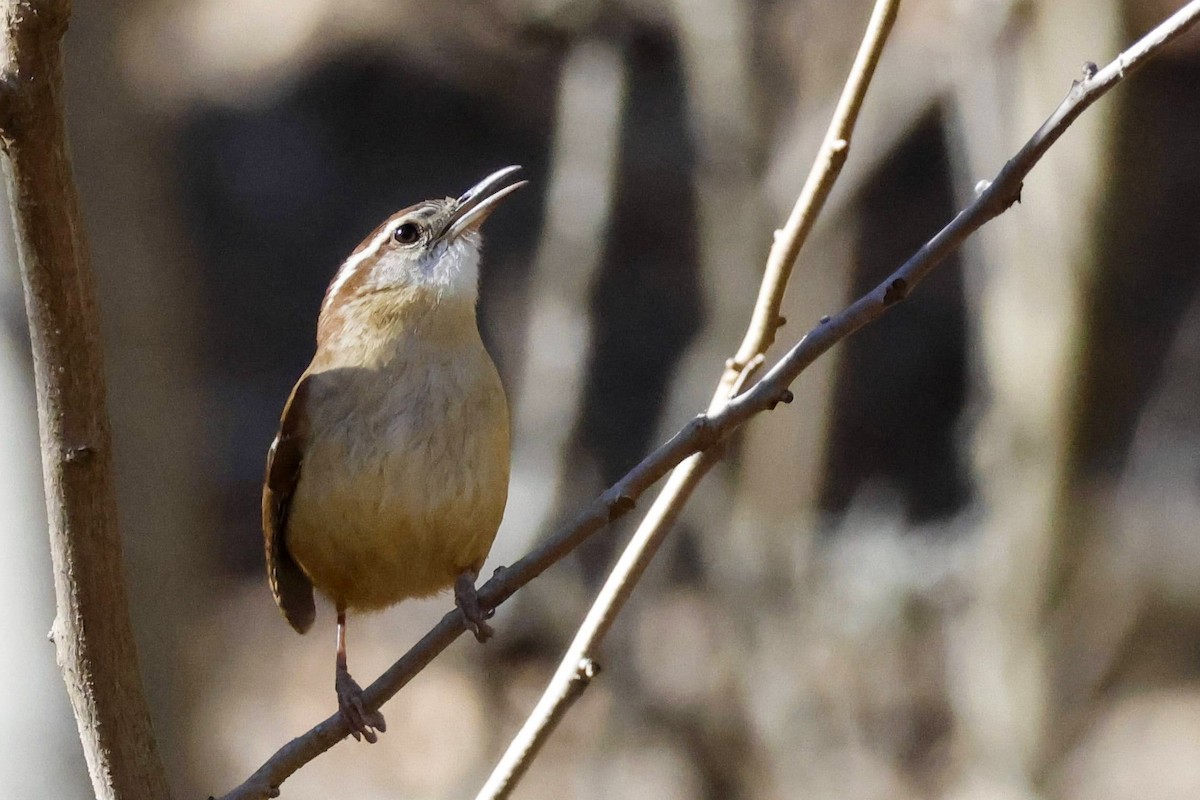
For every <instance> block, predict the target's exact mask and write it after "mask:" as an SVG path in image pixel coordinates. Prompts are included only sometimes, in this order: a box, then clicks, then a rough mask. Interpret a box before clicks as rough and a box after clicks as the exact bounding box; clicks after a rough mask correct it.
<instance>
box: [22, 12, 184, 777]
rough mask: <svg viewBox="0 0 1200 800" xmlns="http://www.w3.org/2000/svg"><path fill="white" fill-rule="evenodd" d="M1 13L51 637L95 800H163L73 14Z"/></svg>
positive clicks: (161, 769)
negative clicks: (118, 476)
mask: <svg viewBox="0 0 1200 800" xmlns="http://www.w3.org/2000/svg"><path fill="white" fill-rule="evenodd" d="M3 9H4V21H3V25H4V30H3V43H2V44H0V47H2V48H3V52H2V54H0V147H2V149H3V151H4V154H5V156H6V158H4V159H3V161H4V170H5V174H6V177H7V180H8V190H9V202H10V207H11V213H12V218H13V227H14V229H15V231H16V237H17V254H18V259H19V261H20V267H21V277H22V281H23V282H24V286H25V303H26V310H27V313H28V317H29V334H30V340H31V343H32V349H33V361H34V375H35V378H36V382H37V396H38V420H39V423H40V429H41V450H42V470H43V477H44V481H45V488H46V506H47V518H48V521H49V534H50V552H51V555H52V557H53V563H54V588H55V594H56V596H57V603H58V614H57V618H56V619H55V622H54V627H53V630H52V632H51V636H52V638H53V639H54V642H55V645H56V648H57V654H58V664H59V667H60V668H61V669H62V673H63V679H64V681H65V682H66V685H67V693H68V695H69V696H70V699H71V705H72V707H73V709H74V711H75V719H76V721H77V723H78V726H79V736H80V739H81V740H82V743H83V752H84V755H85V757H86V759H87V765H88V772H89V773H90V774H91V779H92V786H93V789H94V791H95V793H96V797H97V798H99V799H100V800H135V799H136V800H141V799H142V798H148V799H149V800H165V798H169V797H170V790H169V788H168V785H167V780H166V776H165V773H164V771H163V767H162V763H161V762H160V760H159V757H158V754H157V752H156V749H155V744H154V738H153V735H152V732H151V729H150V718H149V713H148V709H147V706H146V701H145V698H144V696H143V694H142V684H141V677H140V674H139V671H138V665H137V652H136V650H135V647H134V640H133V632H132V630H131V628H130V624H129V608H128V603H127V601H126V595H125V583H124V573H123V567H122V563H121V540H120V535H119V532H118V529H117V508H116V495H115V492H114V488H113V478H112V442H111V438H110V433H109V427H108V419H107V416H106V412H105V389H104V370H103V365H102V363H101V350H100V322H99V315H98V313H97V309H96V300H95V293H94V289H93V286H92V273H91V264H90V259H89V256H88V253H87V247H86V245H85V243H84V238H83V223H82V222H81V220H80V215H79V201H78V197H77V195H76V192H75V185H74V182H73V180H72V177H71V163H70V159H69V157H68V155H67V144H66V133H65V131H64V123H63V101H62V54H61V51H60V48H59V41H60V39H61V38H62V35H63V33H64V31H65V30H66V27H67V18H68V15H69V3H68V2H66V0H57V1H54V0H44V2H36V1H35V0H9V1H8V2H6V3H5V4H4V7H3Z"/></svg>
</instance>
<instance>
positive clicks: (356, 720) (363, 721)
mask: <svg viewBox="0 0 1200 800" xmlns="http://www.w3.org/2000/svg"><path fill="white" fill-rule="evenodd" d="M333 687H334V689H335V690H336V691H337V699H338V710H339V711H340V712H341V713H342V716H343V717H345V718H346V722H348V723H349V724H350V735H351V736H353V737H354V740H355V741H362V740H363V739H366V740H367V741H368V742H370V743H371V744H375V742H377V741H379V736H378V734H376V733H375V731H379V733H383V732H384V731H386V730H387V723H386V722H384V720H383V714H382V713H380V712H379V711H367V709H366V707H365V706H364V705H363V701H362V687H361V686H359V685H358V683H357V682H356V681H355V680H354V678H351V677H350V670H348V669H347V668H346V610H345V609H343V608H339V609H338V615H337V674H336V676H335V678H334V681H333Z"/></svg>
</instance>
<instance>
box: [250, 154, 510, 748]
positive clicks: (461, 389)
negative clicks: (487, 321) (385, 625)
mask: <svg viewBox="0 0 1200 800" xmlns="http://www.w3.org/2000/svg"><path fill="white" fill-rule="evenodd" d="M519 169H520V168H519V167H516V166H512V167H506V168H504V169H501V170H497V171H496V172H493V173H492V174H490V175H488V176H487V177H486V178H484V179H483V180H482V181H480V182H479V183H477V184H475V185H474V186H473V187H471V188H470V189H469V190H467V192H466V193H465V194H463V195H462V196H460V197H458V198H451V197H446V198H440V199H433V200H426V201H424V202H421V203H417V204H416V205H413V206H410V207H408V208H405V209H403V210H402V211H399V212H397V213H395V214H393V215H392V216H390V217H388V218H387V219H386V220H384V222H383V223H382V224H380V225H379V226H378V227H377V228H375V230H374V231H372V232H371V233H370V234H369V235H368V236H367V237H366V238H365V239H364V240H363V241H362V243H361V244H360V245H359V246H358V247H357V248H356V249H355V250H354V251H353V252H352V253H351V254H350V256H349V257H348V258H347V259H346V260H345V261H344V262H343V263H342V265H341V267H340V268H339V269H338V270H337V272H336V273H335V275H334V277H333V280H332V281H331V282H330V284H329V287H328V289H327V290H326V292H325V296H324V300H323V301H322V303H321V308H320V313H319V315H318V320H317V337H316V350H315V353H314V355H313V358H312V361H311V363H310V364H309V365H308V368H307V369H305V370H304V373H303V374H302V375H301V377H300V379H299V380H298V381H297V382H296V384H295V387H294V388H293V389H292V391H291V394H290V396H289V397H288V399H287V402H286V404H285V405H284V409H283V413H282V415H281V418H280V422H279V430H278V433H277V435H276V436H275V439H274V441H273V442H272V443H271V446H270V449H269V450H268V452H267V461H266V474H265V478H264V481H263V493H262V528H263V542H264V547H265V551H266V563H267V576H268V582H269V583H270V587H271V593H272V595H273V596H274V599H275V603H276V605H278V606H279V609H280V610H281V611H282V612H283V616H284V617H285V619H286V620H287V621H288V623H290V624H291V626H292V627H293V628H294V629H295V630H296V631H297V632H299V633H305V632H306V631H308V630H309V628H311V627H312V625H313V622H314V620H315V618H316V607H315V602H314V596H313V595H314V591H313V590H314V588H315V589H316V590H317V591H319V592H320V593H321V594H322V595H324V596H325V597H326V598H328V600H329V601H330V602H331V603H332V604H333V606H334V607H335V608H336V610H337V637H336V660H335V673H334V675H335V677H334V689H335V693H336V695H337V701H338V710H339V712H340V713H341V715H342V716H343V717H344V718H345V720H346V722H347V723H348V727H349V731H350V734H351V735H352V736H354V738H355V739H360V737H361V738H365V739H366V740H367V741H368V742H375V741H377V739H378V733H381V732H383V731H385V730H386V721H385V720H384V718H383V715H382V714H381V713H380V712H379V711H378V710H376V711H369V710H367V709H366V707H365V706H364V704H363V700H362V688H361V686H359V684H358V683H357V682H356V681H355V680H354V678H353V677H351V675H350V671H349V668H348V666H347V657H346V614H347V612H350V611H355V612H358V611H373V610H377V609H382V608H386V607H388V606H391V605H394V604H396V603H399V602H401V601H402V600H405V599H408V598H415V597H428V596H431V595H434V594H436V593H438V592H441V591H443V590H445V589H447V588H449V587H451V586H453V587H454V597H455V603H456V605H457V606H458V607H459V608H460V609H461V610H462V613H463V616H464V618H465V624H466V627H467V628H468V629H470V630H471V631H472V632H473V633H474V634H475V637H476V638H477V639H478V640H479V641H480V642H484V641H486V640H487V639H488V638H489V637H490V636H491V635H492V628H491V626H490V625H489V624H488V623H487V621H486V620H487V618H488V616H489V613H485V612H484V610H483V609H482V608H481V606H480V603H479V598H478V595H477V594H476V588H475V581H476V580H477V579H478V577H479V571H480V569H481V568H482V567H483V563H484V560H485V559H486V558H487V555H488V552H489V551H490V549H491V546H492V541H493V540H494V538H495V535H496V531H497V529H498V528H499V525H500V520H501V517H502V516H503V514H504V507H505V504H506V502H507V496H508V477H509V458H510V453H509V413H508V404H507V400H506V397H505V392H504V386H503V384H502V383H501V380H500V376H499V374H498V372H497V370H496V366H495V364H494V363H493V361H492V359H491V357H490V356H489V354H488V352H487V350H486V349H485V347H484V344H483V341H482V338H481V337H480V333H479V327H478V323H477V320H476V304H477V300H478V294H479V292H478V286H479V263H480V252H481V246H482V236H481V233H480V227H481V226H482V224H483V222H484V220H486V219H487V218H488V217H489V216H490V215H491V213H492V212H493V211H495V209H496V208H497V207H498V206H499V204H500V203H501V202H502V201H503V200H504V199H505V198H507V197H509V196H510V195H511V194H512V193H513V192H515V191H516V190H517V189H519V188H521V187H522V186H524V185H525V184H526V183H527V181H519V182H517V183H507V181H508V179H509V177H510V176H511V175H513V173H515V172H517V171H518V170H519Z"/></svg>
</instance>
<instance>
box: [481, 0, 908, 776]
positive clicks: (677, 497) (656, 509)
mask: <svg viewBox="0 0 1200 800" xmlns="http://www.w3.org/2000/svg"><path fill="white" fill-rule="evenodd" d="M899 7H900V0H878V1H877V2H876V4H875V8H874V10H873V11H872V13H871V18H870V20H869V21H868V23H867V29H866V32H865V33H864V35H863V40H862V43H861V44H860V45H859V49H858V54H857V56H856V57H855V59H854V64H853V65H852V66H851V68H850V74H849V75H848V76H847V78H846V83H845V86H844V87H843V88H842V94H841V98H840V99H839V100H838V104H837V108H836V109H835V110H834V113H833V118H832V119H831V120H830V123H829V129H828V131H827V132H826V134H825V140H824V141H823V142H822V144H821V149H820V152H819V153H818V155H817V158H816V159H815V160H814V162H813V165H812V168H811V169H810V171H809V173H808V178H807V179H806V180H805V182H804V187H803V189H802V190H801V192H800V196H799V198H798V199H797V200H796V205H795V206H794V207H793V209H792V213H791V214H790V215H789V216H788V220H787V222H786V224H785V225H784V226H783V228H781V229H779V230H777V231H776V232H775V240H774V242H772V245H771V251H770V253H769V254H768V256H767V265H766V268H765V269H764V271H763V278H762V283H761V285H760V286H759V292H758V300H757V301H756V303H755V305H754V311H753V313H752V315H751V317H750V324H749V326H748V327H747V329H746V334H745V336H744V337H743V339H742V343H741V346H739V347H738V350H737V355H735V356H734V357H733V358H731V359H729V361H728V362H726V364H725V371H724V373H723V374H722V375H721V379H720V381H719V382H718V384H717V388H716V391H715V392H714V393H713V397H712V400H711V401H710V402H709V406H708V413H710V414H713V413H717V412H719V411H720V410H721V409H722V408H724V406H725V404H726V403H728V402H729V399H730V398H732V397H734V396H735V395H736V394H737V393H738V392H739V391H740V390H741V388H742V387H743V386H744V385H745V384H746V383H747V382H748V381H749V379H750V378H751V376H752V374H753V373H754V372H756V371H757V370H758V368H759V367H760V366H761V365H762V363H763V362H764V360H765V359H764V356H765V353H766V351H767V349H768V348H770V346H771V344H772V343H773V342H774V341H775V333H776V331H778V329H779V327H780V326H781V324H782V322H783V319H782V318H781V317H780V315H779V308H780V305H781V304H782V303H783V295H784V291H785V290H786V289H787V283H788V280H789V279H790V278H791V275H792V269H793V268H794V266H795V263H796V258H797V257H798V256H799V254H800V250H801V248H802V247H803V246H804V241H805V240H806V239H807V238H808V234H809V231H811V230H812V226H813V223H814V222H815V221H816V219H817V216H818V215H819V214H820V212H821V208H822V206H823V205H824V204H825V200H826V198H828V197H829V193H830V191H832V190H833V186H834V183H835V182H836V181H837V176H838V174H839V173H840V172H841V170H842V166H843V165H844V164H845V163H846V158H847V156H848V155H849V151H850V137H851V134H852V133H853V131H854V123H855V122H856V121H857V120H858V112H859V110H860V109H861V108H862V103H863V99H864V98H865V97H866V94H867V87H868V86H869V85H870V83H871V77H872V76H873V75H874V74H875V67H876V65H878V63H879V58H880V56H881V55H882V53H883V46H884V44H885V43H886V42H887V37H888V34H889V33H890V32H891V29H892V24H893V23H894V22H895V20H896V13H897V11H898V10H899ZM719 460H720V448H713V449H711V450H708V451H705V452H703V453H700V454H697V455H694V456H691V457H689V458H688V459H687V460H686V461H684V462H683V463H682V464H680V465H679V466H678V467H676V468H675V470H674V471H673V472H672V473H671V477H670V478H669V479H668V480H667V483H666V485H665V486H664V487H663V489H662V491H661V492H659V495H658V497H657V498H655V500H654V503H653V504H652V505H651V506H650V510H649V511H648V512H647V513H646V516H645V518H643V519H642V522H641V524H640V525H638V528H637V530H636V531H635V532H634V534H633V536H632V537H631V538H630V540H629V543H628V544H627V545H626V546H625V549H624V551H622V553H621V557H620V558H619V559H618V560H617V563H616V564H615V565H614V566H613V569H612V572H610V573H609V576H608V578H607V580H606V581H605V583H604V586H603V587H601V589H600V592H599V594H598V595H597V596H596V599H595V601H594V602H593V603H592V607H591V608H590V609H589V610H588V613H587V615H586V616H585V617H584V620H583V624H582V625H580V627H579V630H578V631H577V632H576V634H575V639H574V640H573V641H572V642H571V646H570V647H568V648H567V652H566V655H564V656H563V658H562V661H561V662H559V665H558V669H557V670H556V671H555V673H554V676H553V677H552V678H551V679H550V682H549V684H548V685H547V686H546V690H545V692H544V693H543V694H542V697H541V699H540V700H539V701H538V703H537V705H536V706H535V707H534V709H533V711H532V712H531V713H530V715H529V717H528V718H527V719H526V720H525V723H524V724H523V725H522V726H521V729H520V730H519V731H518V732H517V735H516V736H515V737H513V740H512V742H511V743H510V744H509V746H508V749H507V750H505V752H504V755H503V756H502V757H501V758H500V761H499V762H498V763H497V764H496V766H495V768H494V769H493V770H492V773H491V775H490V776H488V779H487V782H486V783H484V785H483V788H481V789H480V790H479V794H478V795H476V800H500V798H505V797H508V796H509V794H510V793H511V792H512V790H513V788H514V787H515V786H516V784H517V782H518V781H520V779H521V776H522V775H524V774H525V771H526V770H527V769H528V768H529V765H530V764H531V763H532V761H533V759H534V758H535V757H536V756H537V754H538V752H539V751H540V750H541V748H542V745H543V744H545V742H546V740H547V739H549V737H550V735H551V734H552V733H553V732H554V729H555V727H556V726H557V725H558V722H559V720H561V719H562V717H563V715H564V714H565V713H566V711H567V708H568V706H569V705H570V704H572V703H574V702H575V700H577V699H578V698H579V696H580V695H581V694H582V693H583V689H585V688H586V686H587V684H586V683H581V682H580V681H579V680H578V672H579V668H578V665H579V664H584V663H588V664H591V663H595V662H594V659H595V654H596V651H597V649H599V647H600V644H601V642H602V641H603V640H604V637H605V636H606V635H607V634H608V630H609V628H611V627H612V623H613V622H614V621H615V620H616V618H617V615H618V614H620V613H621V609H622V608H624V606H625V601H626V600H627V599H628V598H629V595H630V594H631V593H632V592H633V589H634V587H635V586H636V585H637V583H638V581H639V580H641V577H642V574H643V573H644V572H645V570H646V567H647V566H649V564H650V561H651V560H652V559H653V558H654V555H655V553H657V552H658V548H659V546H660V545H661V544H662V541H663V539H664V538H665V537H666V535H667V533H668V531H670V529H671V528H672V527H673V526H674V524H675V521H676V520H677V519H678V518H679V515H680V514H681V513H682V511H683V507H684V506H685V505H686V504H687V502H688V500H689V499H690V498H691V496H692V492H693V491H694V490H695V489H696V487H697V486H698V485H699V484H700V481H701V480H703V478H704V476H705V475H706V474H708V471H709V470H710V469H712V467H713V465H714V464H716V463H717V461H719Z"/></svg>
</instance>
